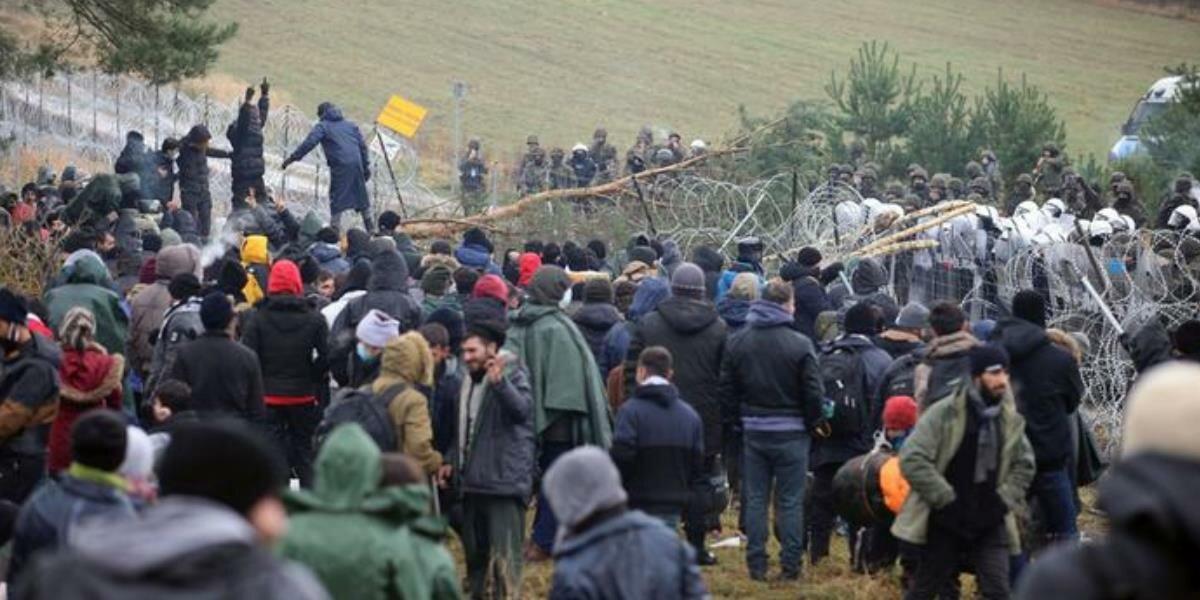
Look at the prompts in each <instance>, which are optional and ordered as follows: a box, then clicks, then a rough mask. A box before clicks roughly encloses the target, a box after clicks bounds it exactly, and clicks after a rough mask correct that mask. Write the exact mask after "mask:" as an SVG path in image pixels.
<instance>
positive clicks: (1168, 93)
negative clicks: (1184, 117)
mask: <svg viewBox="0 0 1200 600" xmlns="http://www.w3.org/2000/svg"><path fill="white" fill-rule="evenodd" d="M1182 82H1183V77H1179V76H1175V77H1164V78H1162V79H1159V80H1158V81H1156V82H1154V85H1152V86H1150V90H1149V91H1147V92H1146V95H1145V96H1142V99H1141V100H1138V103H1137V104H1136V105H1135V106H1134V107H1133V112H1132V113H1130V114H1129V119H1128V120H1127V121H1125V124H1124V125H1122V126H1121V137H1120V139H1118V140H1117V143H1115V144H1113V147H1112V149H1111V150H1109V151H1108V162H1114V161H1118V160H1121V159H1125V158H1129V157H1131V156H1134V155H1136V154H1140V153H1143V152H1145V151H1146V147H1145V146H1143V145H1142V142H1141V140H1140V138H1139V137H1138V132H1139V131H1141V129H1142V126H1143V125H1145V124H1146V122H1147V121H1149V120H1150V119H1151V118H1153V117H1156V116H1158V115H1160V114H1162V113H1163V111H1165V110H1167V107H1168V106H1170V104H1171V103H1172V102H1174V101H1175V98H1176V96H1177V95H1178V93H1179V88H1180V84H1181V83H1182Z"/></svg>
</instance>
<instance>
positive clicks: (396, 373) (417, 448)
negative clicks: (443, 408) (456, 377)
mask: <svg viewBox="0 0 1200 600" xmlns="http://www.w3.org/2000/svg"><path fill="white" fill-rule="evenodd" d="M433 367H434V363H433V355H432V354H430V352H429V344H428V343H427V342H426V341H425V338H424V337H422V336H421V334H419V333H417V332H415V331H410V332H408V333H405V334H404V335H402V336H400V337H398V338H396V339H394V340H392V341H391V342H390V343H388V345H387V346H386V347H384V349H383V357H382V359H381V361H380V366H379V377H377V378H376V379H375V381H374V383H372V384H371V391H372V392H374V393H376V394H379V393H383V392H384V391H385V390H387V389H388V388H391V387H394V386H396V385H399V384H404V385H405V388H404V390H403V391H401V392H400V393H399V394H397V395H396V397H395V398H393V399H392V401H391V403H390V404H389V405H388V414H389V415H391V417H392V426H393V427H395V428H396V450H399V451H400V452H403V453H404V454H407V455H408V456H410V457H412V458H413V460H415V461H417V463H418V464H420V465H421V468H422V469H424V470H425V473H427V474H430V475H432V474H434V473H436V472H437V470H438V468H439V467H441V466H442V455H441V454H439V453H438V451H437V450H434V449H433V425H432V423H431V422H430V420H429V406H428V404H427V401H426V398H425V394H423V393H421V391H420V390H418V389H417V387H416V386H424V387H425V388H426V389H428V388H430V387H431V386H432V385H433Z"/></svg>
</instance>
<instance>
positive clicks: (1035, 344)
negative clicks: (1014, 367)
mask: <svg viewBox="0 0 1200 600" xmlns="http://www.w3.org/2000/svg"><path fill="white" fill-rule="evenodd" d="M992 339H993V340H998V341H999V342H1000V344H1002V345H1003V346H1004V349H1005V350H1007V351H1008V356H1009V358H1011V359H1012V360H1013V361H1014V362H1015V361H1017V360H1019V359H1021V358H1024V357H1026V356H1029V355H1030V354H1033V353H1034V352H1035V351H1037V349H1038V348H1041V347H1042V346H1045V345H1046V344H1049V343H1050V337H1049V336H1048V335H1046V330H1045V329H1042V328H1041V327H1038V326H1037V325H1034V324H1033V323H1030V322H1029V321H1026V320H1025V319H1018V318H1015V317H1009V318H1005V319H1001V320H1000V321H999V322H998V323H996V330H995V331H993V332H992Z"/></svg>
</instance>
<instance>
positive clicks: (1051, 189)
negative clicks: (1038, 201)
mask: <svg viewBox="0 0 1200 600" xmlns="http://www.w3.org/2000/svg"><path fill="white" fill-rule="evenodd" d="M1065 167H1066V164H1065V163H1064V162H1063V159H1062V158H1061V157H1060V156H1059V153H1058V146H1057V145H1055V144H1052V143H1050V144H1046V145H1045V146H1042V158H1040V159H1039V160H1038V164H1037V168H1035V169H1034V172H1035V173H1037V178H1036V180H1035V184H1036V185H1037V188H1038V191H1039V192H1041V194H1042V195H1043V196H1044V197H1046V198H1057V197H1058V195H1059V194H1060V193H1061V192H1060V191H1059V189H1060V188H1062V176H1063V169H1064V168H1065Z"/></svg>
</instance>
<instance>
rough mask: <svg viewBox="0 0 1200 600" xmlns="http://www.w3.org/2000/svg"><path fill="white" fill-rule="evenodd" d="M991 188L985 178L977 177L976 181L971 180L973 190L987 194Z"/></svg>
mask: <svg viewBox="0 0 1200 600" xmlns="http://www.w3.org/2000/svg"><path fill="white" fill-rule="evenodd" d="M990 187H991V186H989V185H988V180H987V178H985V177H976V178H975V179H972V180H971V189H972V190H983V192H985V193H986V192H987V191H988V188H990Z"/></svg>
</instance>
